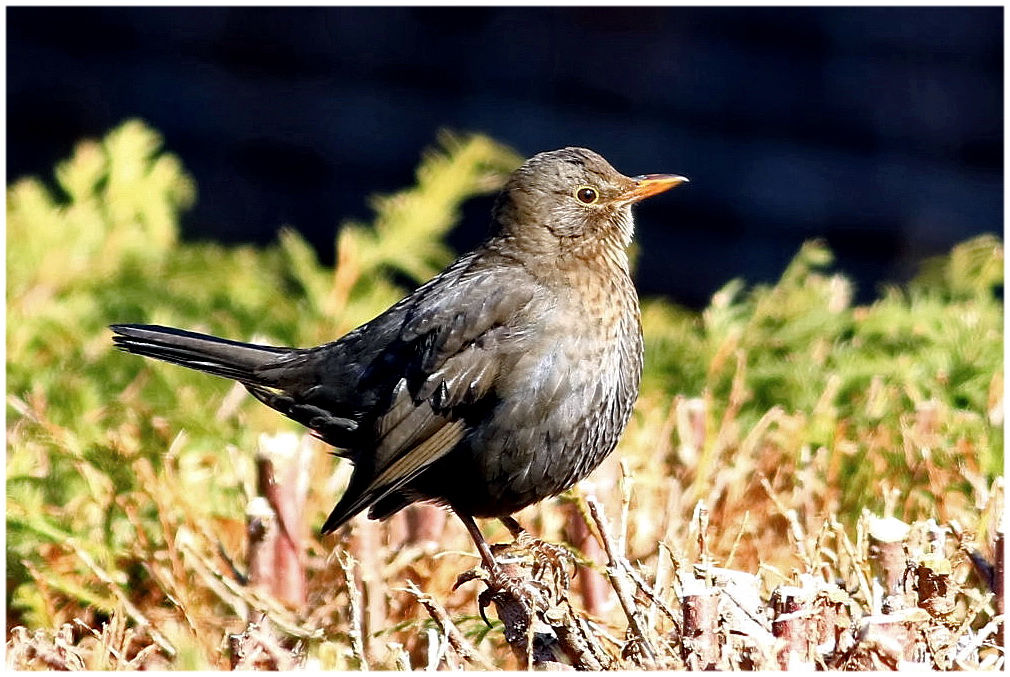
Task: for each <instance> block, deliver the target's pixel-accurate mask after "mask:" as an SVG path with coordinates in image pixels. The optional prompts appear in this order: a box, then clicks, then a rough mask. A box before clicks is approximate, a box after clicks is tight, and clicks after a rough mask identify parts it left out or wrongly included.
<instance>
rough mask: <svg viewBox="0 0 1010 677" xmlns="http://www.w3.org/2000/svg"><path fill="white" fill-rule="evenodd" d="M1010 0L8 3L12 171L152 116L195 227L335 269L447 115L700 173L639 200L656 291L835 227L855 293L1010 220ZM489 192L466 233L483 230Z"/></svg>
mask: <svg viewBox="0 0 1010 677" xmlns="http://www.w3.org/2000/svg"><path fill="white" fill-rule="evenodd" d="M1002 101H1003V8H1001V7H892V8H883V7H856V8H842V7H839V8H827V7H824V8H772V7H735V8H734V7H726V8H717V7H648V8H604V7H594V8H520V7H510V8H492V7H480V8H409V7H395V8H374V7H373V8H351V7H334V8H238V7H223V8H60V7H19V8H8V9H7V125H8V127H7V143H8V145H7V176H8V181H10V180H14V179H16V178H18V177H20V176H22V175H25V174H38V175H42V176H45V177H49V176H51V170H52V165H53V163H54V162H55V161H57V160H59V159H61V158H64V157H66V156H67V155H68V154H69V153H70V151H71V149H72V147H73V144H74V143H75V142H76V141H78V140H79V139H80V138H82V137H84V136H98V135H101V134H104V133H105V132H106V131H108V130H109V129H110V128H111V127H113V126H115V125H117V124H119V123H120V122H122V121H123V120H124V119H126V118H129V117H135V116H139V117H141V118H143V119H145V120H146V121H148V122H149V123H150V124H151V125H153V126H154V127H155V128H156V129H158V130H159V131H161V132H162V133H163V134H164V135H165V139H166V147H167V149H168V150H170V151H172V152H174V153H177V154H178V155H179V156H181V158H182V160H183V162H184V164H185V166H186V167H187V169H188V170H189V171H190V172H191V173H192V174H193V175H194V177H195V178H196V181H197V185H198V188H199V201H198V204H197V206H196V208H195V209H194V210H193V211H191V212H189V213H187V215H186V217H185V220H184V224H183V225H184V230H185V233H186V235H187V236H188V237H191V238H207V237H211V238H218V239H222V240H227V241H254V242H267V241H269V240H271V239H272V238H273V237H274V236H275V233H276V231H277V229H278V228H279V227H280V226H282V225H284V224H290V225H292V226H294V227H296V228H298V229H299V230H301V231H302V232H303V233H305V235H306V236H307V237H308V238H309V239H310V240H311V241H312V242H313V243H314V244H315V245H316V246H317V249H318V250H319V252H320V256H321V257H322V258H323V260H325V261H327V262H332V260H333V236H334V231H335V228H336V227H337V226H338V224H339V222H340V221H341V220H342V219H344V218H346V217H356V218H368V216H369V210H368V207H367V196H368V195H369V194H371V193H374V192H384V191H391V190H395V189H398V188H402V187H405V186H407V185H409V184H411V183H412V181H413V170H414V168H415V166H416V164H417V162H418V159H419V156H420V153H421V151H422V149H423V148H425V147H426V146H428V145H430V144H432V143H433V142H434V140H435V135H436V131H437V130H438V129H440V128H443V127H447V128H451V129H455V130H459V131H480V132H485V133H487V134H490V135H491V136H493V137H495V138H497V139H498V140H500V141H503V142H505V143H507V144H510V145H512V146H513V147H515V148H516V149H517V150H519V151H520V152H521V153H523V154H524V155H531V154H533V153H535V152H538V151H541V150H550V149H553V148H557V147H560V146H566V145H584V146H588V147H590V148H593V149H595V150H597V151H599V152H601V153H602V154H603V155H604V156H605V157H607V158H608V159H609V160H610V161H611V162H612V164H614V166H615V167H617V169H618V170H620V171H623V172H624V173H626V174H639V173H652V172H669V173H680V174H684V175H686V176H688V177H690V178H691V181H692V182H691V184H690V185H689V186H686V187H683V188H680V189H678V190H677V191H675V192H673V193H671V194H669V195H666V196H663V197H662V198H658V199H656V200H652V201H648V202H646V203H645V204H643V205H642V206H641V207H640V208H639V210H638V240H639V242H640V243H641V245H642V256H641V257H640V259H639V270H638V281H639V287H640V289H641V291H642V293H643V295H653V294H660V293H665V294H669V295H671V296H672V297H673V298H674V299H675V300H677V301H679V302H681V303H685V304H688V305H694V306H698V305H703V304H704V303H705V302H706V301H707V299H708V297H709V296H710V295H711V293H712V292H713V291H715V290H716V289H718V288H719V287H720V286H721V285H722V284H724V283H725V282H726V281H727V280H729V279H731V278H733V277H738V276H744V277H745V278H747V280H748V281H751V282H756V281H766V280H773V279H775V278H777V277H778V275H779V274H780V273H781V271H782V269H783V267H784V266H785V264H786V263H787V262H788V261H789V260H790V259H791V257H792V256H793V255H794V254H795V252H796V250H797V248H798V247H799V245H800V243H801V242H802V241H803V240H805V239H808V238H812V237H823V238H825V239H826V240H827V242H828V244H829V245H830V246H831V247H832V248H833V249H834V251H835V252H836V254H837V255H838V260H839V267H840V268H841V269H842V270H843V271H845V272H846V273H848V274H849V275H851V276H852V277H854V278H855V279H856V280H857V282H858V284H859V286H860V298H861V299H862V300H864V301H865V300H867V299H869V298H872V296H873V294H874V293H875V291H876V286H877V284H878V283H879V282H880V281H900V280H903V279H906V278H907V277H908V276H909V275H910V274H912V273H914V272H915V269H916V265H917V262H918V261H919V260H921V258H922V257H923V256H926V255H930V254H936V253H942V252H945V251H946V250H947V249H948V248H949V247H950V245H951V244H953V243H955V242H958V241H961V240H963V239H965V238H967V237H969V236H971V235H973V234H977V233H981V232H998V233H1002V229H1003V223H1002V218H1003V190H1002V189H1003V131H1002V130H1003V121H1002V115H1003V111H1002ZM489 207H490V199H484V200H475V201H473V203H471V204H469V205H468V206H467V208H466V210H465V219H464V222H463V224H462V225H461V226H460V228H459V229H458V230H457V232H455V233H454V234H453V237H452V242H453V244H454V245H455V246H456V247H457V249H460V250H462V249H465V248H468V247H470V246H472V245H473V244H474V243H475V242H476V241H477V240H478V239H479V238H480V237H481V236H482V235H483V233H484V232H485V229H486V227H487V222H488V215H487V214H488V209H489Z"/></svg>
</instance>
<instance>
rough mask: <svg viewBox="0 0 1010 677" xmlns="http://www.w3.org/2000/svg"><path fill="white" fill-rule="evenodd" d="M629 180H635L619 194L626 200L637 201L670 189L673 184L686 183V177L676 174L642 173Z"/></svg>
mask: <svg viewBox="0 0 1010 677" xmlns="http://www.w3.org/2000/svg"><path fill="white" fill-rule="evenodd" d="M631 180H632V181H634V182H635V185H634V186H632V187H631V189H630V190H628V191H626V192H625V193H624V194H623V195H622V196H621V198H623V199H624V200H625V201H627V202H638V201H639V200H644V199H645V198H647V197H652V196H653V195H658V194H659V193H662V192H663V191H666V190H670V189H671V188H673V187H674V186H679V185H680V184H682V183H687V178H686V177H683V176H677V175H676V174H642V175H641V176H635V177H632V179H631Z"/></svg>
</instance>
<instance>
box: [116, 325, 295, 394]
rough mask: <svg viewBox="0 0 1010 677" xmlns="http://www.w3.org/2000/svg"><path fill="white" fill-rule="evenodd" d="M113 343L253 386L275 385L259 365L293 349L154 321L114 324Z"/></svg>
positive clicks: (132, 350)
mask: <svg viewBox="0 0 1010 677" xmlns="http://www.w3.org/2000/svg"><path fill="white" fill-rule="evenodd" d="M109 328H110V329H112V331H113V332H114V333H115V336H113V339H112V340H113V342H114V343H115V344H116V346H117V347H118V348H120V349H121V350H125V351H126V352H129V353H134V354H135V355H143V356H144V357H153V358H155V359H158V360H164V361H165V362H171V363H173V364H178V365H181V366H183V367H189V368H190V369H197V370H199V371H203V372H207V373H208V374H214V375H215V376H222V377H224V378H230V379H234V380H236V381H241V382H242V383H248V384H253V385H261V386H269V385H272V384H271V383H268V382H267V381H268V380H269V379H266V378H264V376H263V375H262V374H259V373H257V372H258V371H259V369H260V368H262V367H264V366H265V365H267V364H269V363H271V362H274V361H275V360H276V359H277V357H278V356H279V355H283V354H284V353H288V352H290V351H291V350H292V349H291V348H275V347H272V346H259V345H253V344H251V343H240V342H238V341H229V340H227V339H222V338H218V337H216V336H209V335H207V334H197V333H195V332H190V331H183V330H182V329H174V328H172V327H162V326H158V325H151V324H114V325H111V326H110V327H109Z"/></svg>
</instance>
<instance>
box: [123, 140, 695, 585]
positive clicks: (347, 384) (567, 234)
mask: <svg viewBox="0 0 1010 677" xmlns="http://www.w3.org/2000/svg"><path fill="white" fill-rule="evenodd" d="M685 180H686V179H684V178H682V177H679V176H672V175H649V176H638V177H635V178H629V177H626V176H623V175H622V174H620V173H618V172H617V171H616V170H614V169H613V167H611V166H610V165H609V164H608V163H607V161H606V160H604V159H603V158H602V157H600V156H599V155H597V154H596V153H594V152H592V151H590V150H586V149H584V148H564V149H561V150H557V151H552V152H547V153H540V154H539V155H536V156H534V157H532V158H530V159H529V160H528V161H527V162H526V163H525V164H523V166H522V167H520V168H519V169H517V170H516V171H515V172H514V173H513V174H512V175H511V177H510V178H509V180H508V183H507V184H506V186H505V188H504V189H503V190H502V193H501V195H500V196H499V198H498V201H497V203H496V205H495V209H494V221H493V226H492V231H491V234H490V236H489V237H488V239H487V240H486V241H485V242H484V243H483V244H481V245H480V246H479V247H477V248H476V249H475V250H474V251H472V252H470V253H468V254H465V255H463V256H461V257H460V258H459V259H457V260H456V261H455V262H454V263H452V264H451V265H450V266H449V267H448V268H446V269H445V270H444V271H443V272H442V273H441V274H439V275H438V276H437V277H435V278H434V279H432V280H430V281H429V282H427V283H426V284H424V285H423V286H421V287H420V288H418V289H417V290H416V291H415V292H414V293H413V294H411V295H409V296H408V297H406V298H404V299H403V300H402V301H400V302H399V303H397V304H396V305H394V306H393V307H392V308H390V309H389V310H387V311H386V312H384V313H382V314H381V315H379V316H378V317H376V318H375V319H374V320H372V321H371V322H368V323H367V324H365V325H362V326H361V327H359V328H357V329H355V330H354V331H352V332H350V333H349V334H347V335H346V336H344V337H343V338H341V339H339V340H337V341H334V342H332V343H327V344H325V345H322V346H318V347H315V348H306V349H302V348H274V347H268V346H257V345H251V344H243V343H237V342H233V341H227V340H224V339H219V338H215V337H211V336H206V335H201V334H193V333H190V332H184V331H181V330H178V329H171V328H166V327H157V326H149V325H125V324H121V325H113V326H112V330H113V331H114V332H115V334H116V336H115V337H114V340H115V342H116V345H117V346H119V347H120V348H122V349H123V350H126V351H129V352H132V353H136V354H138V355H145V356H148V357H154V358H157V359H161V360H166V361H168V362H173V363H176V364H180V365H182V366H185V367H190V368H192V369H198V370H201V371H205V372H208V373H211V374H216V375H218V376H224V377H227V378H231V379H235V380H238V381H240V382H241V383H242V384H243V385H245V387H246V388H248V389H249V391H250V392H251V393H252V394H253V395H254V396H255V397H256V398H258V399H259V400H260V401H262V402H264V403H266V404H267V405H269V406H271V407H273V408H274V409H277V410H278V411H280V412H281V413H283V414H285V415H286V416H288V417H290V418H292V419H294V420H295V421H298V422H299V423H301V424H303V425H305V426H307V427H309V428H311V429H312V430H313V431H315V433H316V434H317V435H318V436H319V437H321V438H322V439H323V440H325V441H326V442H328V443H329V444H331V445H333V446H334V447H336V448H337V449H338V453H339V454H340V455H341V456H344V457H346V458H348V459H350V460H351V461H352V462H353V463H354V473H353V475H352V477H351V481H350V485H349V486H348V488H347V491H346V492H345V493H344V495H343V496H342V497H341V499H340V501H339V502H338V503H337V505H336V507H334V509H333V512H332V513H331V514H330V516H329V518H328V519H327V520H326V523H325V524H324V525H323V531H324V532H330V531H333V530H334V529H337V528H338V527H340V526H341V525H342V524H344V523H345V522H347V521H348V520H349V519H351V518H352V517H354V515H356V514H357V513H359V512H361V511H363V510H365V509H367V510H368V515H369V517H372V518H375V519H384V518H386V517H389V516H390V515H392V514H393V513H395V512H396V511H398V510H400V509H401V508H403V507H405V506H407V505H409V504H411V503H413V502H415V501H434V502H437V503H439V504H443V505H448V506H449V507H451V508H452V509H453V510H454V511H455V512H456V513H457V514H458V515H459V516H460V518H461V519H462V520H463V522H464V523H465V524H466V525H467V528H468V529H469V531H470V533H471V535H473V537H474V539H475V541H476V542H477V545H478V548H479V549H480V550H481V554H482V556H484V558H485V560H486V561H487V559H488V557H489V556H490V555H489V551H488V549H487V546H486V544H485V543H484V542H483V539H482V538H481V537H480V533H479V531H477V528H476V525H475V524H474V522H473V519H472V518H473V517H498V518H502V521H503V522H505V523H506V524H507V525H509V526H510V529H512V528H514V527H515V522H514V520H511V519H510V518H509V515H511V514H512V513H513V512H516V511H518V510H520V509H522V508H524V507H526V506H528V505H530V504H532V503H535V502H537V501H540V500H542V499H544V498H547V497H549V496H553V495H555V494H557V493H560V492H562V491H564V490H565V489H567V488H568V487H570V486H572V485H573V484H574V483H575V482H577V481H579V480H580V479H582V478H583V477H585V476H586V475H587V474H589V473H590V472H591V471H592V470H593V469H594V468H596V466H597V465H599V464H600V462H601V461H602V460H603V459H604V458H605V457H606V456H607V455H608V454H609V453H610V452H611V451H613V449H614V447H615V446H616V444H617V441H618V439H619V437H620V435H621V433H622V432H623V430H624V427H625V425H626V424H627V422H628V418H629V417H630V416H631V410H632V406H633V404H634V401H635V398H636V397H637V396H638V386H639V381H640V378H641V373H642V330H641V324H640V320H639V306H638V296H637V294H636V292H635V288H634V285H633V284H632V281H631V277H630V275H629V272H628V259H627V254H626V248H627V247H628V245H629V244H630V243H631V238H632V232H633V225H632V217H631V205H632V203H634V202H636V201H637V200H640V199H643V198H645V197H648V196H650V195H654V194H656V193H659V192H661V191H664V190H667V189H668V188H671V187H673V186H676V185H677V184H679V183H681V182H683V181H685ZM487 564H488V565H489V566H493V561H490V562H487Z"/></svg>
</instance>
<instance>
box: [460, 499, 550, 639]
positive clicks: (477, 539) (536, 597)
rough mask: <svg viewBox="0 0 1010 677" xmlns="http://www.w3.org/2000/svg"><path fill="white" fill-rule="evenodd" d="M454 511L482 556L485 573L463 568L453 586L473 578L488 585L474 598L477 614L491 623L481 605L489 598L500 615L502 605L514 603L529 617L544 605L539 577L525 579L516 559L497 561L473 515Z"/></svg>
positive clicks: (509, 614) (484, 606)
mask: <svg viewBox="0 0 1010 677" xmlns="http://www.w3.org/2000/svg"><path fill="white" fill-rule="evenodd" d="M453 512H455V513H456V515H457V516H458V517H459V519H460V521H462V522H463V526H465V527H466V530H467V531H468V532H469V533H470V538H471V539H473V542H474V544H475V545H476V546H477V551H478V552H479V553H480V557H481V560H483V562H484V567H485V570H486V572H487V573H486V576H485V575H481V574H480V573H479V572H478V571H477V570H475V569H471V570H470V571H466V572H464V573H462V574H460V575H459V577H458V578H457V579H456V585H455V586H453V587H454V588H458V587H459V586H460V585H462V584H463V583H466V582H467V581H471V580H473V579H475V578H480V579H482V580H484V582H485V583H487V585H488V587H487V589H486V590H484V591H483V592H482V593H481V594H480V596H479V597H478V598H477V602H478V604H479V607H480V615H481V618H483V619H484V622H485V623H487V624H488V626H489V627H490V625H491V623H490V622H489V621H488V619H487V616H486V615H485V614H484V609H485V608H487V607H488V606H489V605H490V604H491V602H495V603H497V606H498V610H499V617H501V612H502V609H503V607H505V608H509V609H515V608H516V605H517V604H518V606H519V608H522V609H525V612H524V613H525V615H526V616H528V617H530V618H532V614H533V613H534V612H535V611H536V610H537V608H539V607H544V608H546V603H545V600H544V599H542V598H543V597H544V590H543V588H544V587H545V586H544V585H543V584H542V583H540V582H539V581H532V580H528V579H526V578H525V577H524V576H523V574H522V566H521V564H519V562H517V561H511V562H507V561H504V560H503V561H502V562H499V561H498V560H496V559H495V557H494V554H493V552H492V550H491V546H489V545H488V543H487V541H486V540H484V535H483V534H481V532H480V529H478V528H477V523H476V522H474V521H473V517H471V516H470V515H468V514H467V513H465V512H463V511H460V510H455V509H453ZM512 522H514V523H515V525H516V526H517V527H518V528H519V530H520V531H522V527H519V523H518V522H515V520H512ZM523 533H525V532H523ZM527 537H528V535H527ZM506 615H507V616H513V615H514V613H507V614H506Z"/></svg>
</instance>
